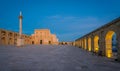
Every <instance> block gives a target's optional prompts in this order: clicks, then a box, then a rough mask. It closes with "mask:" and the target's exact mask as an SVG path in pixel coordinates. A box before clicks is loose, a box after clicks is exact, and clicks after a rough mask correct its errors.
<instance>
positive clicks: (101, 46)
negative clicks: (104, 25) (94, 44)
mask: <svg viewBox="0 0 120 71" xmlns="http://www.w3.org/2000/svg"><path fill="white" fill-rule="evenodd" d="M105 47H106V46H105V33H104V32H103V31H102V32H101V33H100V36H99V51H102V55H103V56H105V55H106V48H105Z"/></svg>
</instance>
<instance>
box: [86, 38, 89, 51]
mask: <svg viewBox="0 0 120 71" xmlns="http://www.w3.org/2000/svg"><path fill="white" fill-rule="evenodd" d="M86 50H88V51H89V48H88V38H86Z"/></svg>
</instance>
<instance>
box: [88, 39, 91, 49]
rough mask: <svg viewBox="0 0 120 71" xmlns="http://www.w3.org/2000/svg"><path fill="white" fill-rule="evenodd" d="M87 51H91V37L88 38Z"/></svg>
mask: <svg viewBox="0 0 120 71" xmlns="http://www.w3.org/2000/svg"><path fill="white" fill-rule="evenodd" d="M88 51H91V38H90V37H89V38H88Z"/></svg>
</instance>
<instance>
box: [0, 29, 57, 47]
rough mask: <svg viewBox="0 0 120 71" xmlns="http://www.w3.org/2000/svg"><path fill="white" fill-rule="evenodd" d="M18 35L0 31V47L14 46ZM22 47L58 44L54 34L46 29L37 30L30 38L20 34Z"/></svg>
mask: <svg viewBox="0 0 120 71" xmlns="http://www.w3.org/2000/svg"><path fill="white" fill-rule="evenodd" d="M19 36H20V35H19V33H17V32H12V31H8V30H4V29H0V45H16V44H17V38H18V37H19ZM22 38H23V39H24V45H27V44H58V39H57V37H56V35H55V34H51V33H50V30H48V29H37V30H35V33H34V34H32V35H31V36H29V35H25V34H22Z"/></svg>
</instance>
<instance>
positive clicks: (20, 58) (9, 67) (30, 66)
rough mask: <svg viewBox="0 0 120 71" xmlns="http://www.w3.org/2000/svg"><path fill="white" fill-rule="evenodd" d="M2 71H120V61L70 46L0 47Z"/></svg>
mask: <svg viewBox="0 0 120 71" xmlns="http://www.w3.org/2000/svg"><path fill="white" fill-rule="evenodd" d="M0 71H120V63H119V62H115V61H114V60H111V59H107V58H106V57H101V56H96V55H93V54H92V53H91V52H88V51H85V50H83V49H81V48H77V47H74V46H68V45H26V46H24V47H16V46H0Z"/></svg>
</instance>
